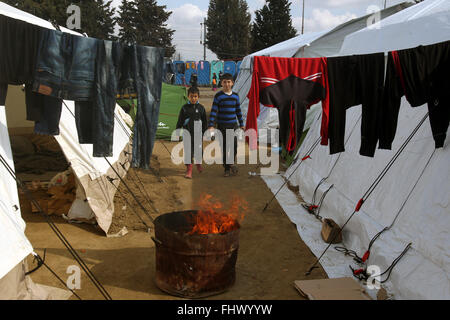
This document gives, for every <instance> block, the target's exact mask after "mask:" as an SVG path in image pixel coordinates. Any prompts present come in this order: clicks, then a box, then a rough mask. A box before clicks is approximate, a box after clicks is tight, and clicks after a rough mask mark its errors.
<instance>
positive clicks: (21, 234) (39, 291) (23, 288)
mask: <svg viewBox="0 0 450 320" xmlns="http://www.w3.org/2000/svg"><path fill="white" fill-rule="evenodd" d="M0 155H1V156H2V160H4V161H5V162H6V163H7V164H8V166H9V167H10V168H11V169H12V170H13V171H14V161H13V155H12V151H11V144H10V141H9V134H8V124H7V120H6V112H5V107H4V106H0ZM0 177H1V179H0V192H1V194H2V197H1V199H0V253H1V259H0V300H5V299H6V300H11V299H13V300H16V299H21V300H22V299H27V300H28V299H33V300H36V299H39V300H42V299H52V298H55V299H68V298H69V297H70V295H71V293H70V292H69V293H68V294H67V292H68V291H66V290H61V289H57V288H50V287H44V286H41V285H37V284H35V283H34V282H33V281H32V280H31V278H30V277H27V276H26V275H25V273H26V272H27V271H28V266H27V263H26V257H27V256H28V255H29V254H31V253H32V252H33V246H32V245H31V243H30V241H29V240H28V238H27V237H26V235H25V227H26V224H25V221H24V220H23V219H22V215H21V210H20V203H19V195H18V192H17V184H16V181H15V180H14V178H13V176H12V175H11V174H10V173H9V171H8V170H7V168H6V167H5V166H3V165H0Z"/></svg>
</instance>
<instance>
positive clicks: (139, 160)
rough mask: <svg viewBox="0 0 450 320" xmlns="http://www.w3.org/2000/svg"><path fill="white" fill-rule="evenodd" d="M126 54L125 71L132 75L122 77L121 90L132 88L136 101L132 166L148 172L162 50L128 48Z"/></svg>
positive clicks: (161, 67)
mask: <svg viewBox="0 0 450 320" xmlns="http://www.w3.org/2000/svg"><path fill="white" fill-rule="evenodd" d="M126 52H127V55H128V57H131V69H128V70H129V71H131V74H130V73H127V72H125V73H124V74H125V77H122V83H123V84H122V86H121V87H122V88H124V87H126V86H127V84H128V85H129V84H132V86H133V88H134V89H135V92H136V93H137V101H138V103H137V113H136V119H135V124H134V130H133V132H134V135H133V160H132V162H131V166H133V167H136V168H145V169H148V168H149V165H150V158H151V155H152V150H153V146H154V144H155V138H156V130H157V129H158V116H159V105H160V100H161V89H162V79H163V65H164V49H161V48H154V47H143V46H131V47H128V48H127V50H126Z"/></svg>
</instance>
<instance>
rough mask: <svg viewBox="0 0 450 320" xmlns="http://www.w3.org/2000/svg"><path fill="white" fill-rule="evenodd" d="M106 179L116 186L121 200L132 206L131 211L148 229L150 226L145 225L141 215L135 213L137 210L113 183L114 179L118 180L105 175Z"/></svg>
mask: <svg viewBox="0 0 450 320" xmlns="http://www.w3.org/2000/svg"><path fill="white" fill-rule="evenodd" d="M106 179H108V181H109V182H110V183H111V184H112V185H113V186H114V187H115V188H116V190H117V192H118V193H119V195H120V197H121V198H122V200H123V201H124V202H125V203H126V204H127V206H129V207H130V208H132V212H133V213H134V214H135V215H136V216H137V217H138V218H139V220H141V222H142V223H143V224H144V225H145V227H146V228H147V230H150V229H151V228H150V226H149V225H147V223H145V221H144V219H142V217H141V216H140V215H139V214H138V213H137V211H136V210H135V208H134V206H132V205H131V204H130V202H129V201H128V200H127V198H126V197H125V195H124V194H123V193H122V191H121V190H120V189H119V187H117V186H116V185H115V184H114V181H115V180H118V179H117V178H114V179H113V178H111V177H109V176H107V177H106Z"/></svg>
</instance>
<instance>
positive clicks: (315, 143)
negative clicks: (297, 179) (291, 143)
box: [262, 137, 321, 212]
mask: <svg viewBox="0 0 450 320" xmlns="http://www.w3.org/2000/svg"><path fill="white" fill-rule="evenodd" d="M320 140H321V138H320V137H319V138H318V139H317V140H316V141H315V142H314V143H313V144H312V146H311V147H310V148H309V149H308V151H307V152H306V156H308V158H306V159H312V158H311V154H312V152H313V151H314V149H315V148H316V147H317V146H318V145H319V143H320ZM306 159H305V160H306ZM303 161H304V160H303V159H302V160H301V161H300V162H299V164H298V165H297V167H296V168H295V169H294V170H293V171H292V173H291V174H290V175H289V177H288V178H287V179H286V180H285V181H284V183H283V185H282V186H281V187H280V188H279V189H278V191H277V192H276V193H275V194H274V195H273V197H272V199H270V201H269V202H267V203H266V205H265V207H264V209H263V210H262V212H264V211H266V209H267V207H269V205H270V203H271V202H272V201H273V199H275V197H276V196H277V194H278V193H279V192H280V191H281V189H283V187H284V186H285V185H286V184H287V183H288V181H289V179H290V178H291V177H292V175H293V174H294V173H295V171H297V169H298V168H299V167H300V165H301V164H302V163H303Z"/></svg>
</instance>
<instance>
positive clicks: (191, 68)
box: [184, 61, 197, 85]
mask: <svg viewBox="0 0 450 320" xmlns="http://www.w3.org/2000/svg"><path fill="white" fill-rule="evenodd" d="M194 73H197V63H196V62H195V61H186V71H185V72H184V77H185V79H186V84H187V85H189V81H191V76H192V75H193V74H194Z"/></svg>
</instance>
